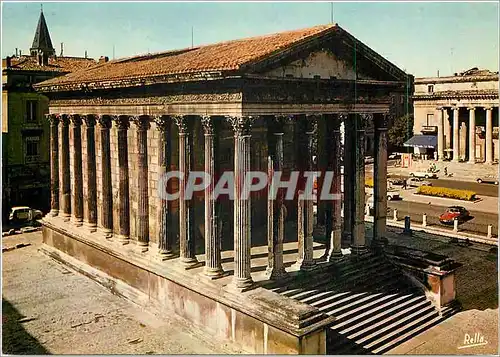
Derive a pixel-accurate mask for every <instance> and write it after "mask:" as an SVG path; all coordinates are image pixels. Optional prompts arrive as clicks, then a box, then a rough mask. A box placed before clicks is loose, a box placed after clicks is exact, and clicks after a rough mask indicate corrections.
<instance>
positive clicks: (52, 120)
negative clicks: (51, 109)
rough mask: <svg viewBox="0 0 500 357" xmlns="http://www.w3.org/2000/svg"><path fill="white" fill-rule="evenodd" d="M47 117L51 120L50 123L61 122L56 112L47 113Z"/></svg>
mask: <svg viewBox="0 0 500 357" xmlns="http://www.w3.org/2000/svg"><path fill="white" fill-rule="evenodd" d="M45 118H46V119H47V120H48V121H49V123H50V125H52V126H57V125H58V124H59V116H58V115H55V114H45Z"/></svg>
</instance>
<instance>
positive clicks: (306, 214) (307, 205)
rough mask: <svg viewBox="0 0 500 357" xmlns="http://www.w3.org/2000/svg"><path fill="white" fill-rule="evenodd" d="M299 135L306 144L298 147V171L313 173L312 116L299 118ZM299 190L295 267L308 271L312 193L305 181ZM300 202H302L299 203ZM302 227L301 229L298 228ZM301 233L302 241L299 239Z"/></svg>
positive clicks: (311, 230) (313, 120) (310, 248)
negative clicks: (303, 136) (299, 153)
mask: <svg viewBox="0 0 500 357" xmlns="http://www.w3.org/2000/svg"><path fill="white" fill-rule="evenodd" d="M297 124H298V126H297V128H298V129H299V135H301V134H302V133H304V134H305V139H306V142H305V143H304V144H305V145H304V147H300V148H299V150H300V151H301V153H303V159H302V160H301V161H300V166H299V170H300V171H301V172H304V171H306V172H307V171H309V172H311V171H314V165H313V157H312V156H313V145H314V135H315V132H316V130H315V129H316V118H315V117H314V116H309V117H306V116H300V117H299V119H298V123H297ZM300 189H301V190H304V195H303V196H304V197H302V198H301V196H302V195H300V194H299V198H298V200H299V212H300V210H301V209H303V217H300V215H299V217H298V222H297V225H298V226H299V228H298V233H299V244H298V248H299V252H298V258H297V263H296V264H295V267H296V268H298V269H300V270H309V269H311V268H313V266H314V264H315V262H314V259H313V253H314V251H313V228H314V227H313V225H314V211H313V200H312V197H310V196H309V195H310V194H311V193H312V192H308V191H309V189H312V187H307V181H306V180H302V183H301V188H300ZM301 201H302V202H301ZM300 226H302V227H303V228H302V227H300ZM301 232H302V235H303V239H301Z"/></svg>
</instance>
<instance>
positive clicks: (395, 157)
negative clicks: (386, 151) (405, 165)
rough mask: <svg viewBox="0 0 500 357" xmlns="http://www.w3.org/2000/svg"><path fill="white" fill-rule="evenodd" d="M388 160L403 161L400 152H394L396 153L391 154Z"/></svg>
mask: <svg viewBox="0 0 500 357" xmlns="http://www.w3.org/2000/svg"><path fill="white" fill-rule="evenodd" d="M388 158H389V160H393V159H401V154H400V153H399V152H394V153H392V154H390V155H389V157H388Z"/></svg>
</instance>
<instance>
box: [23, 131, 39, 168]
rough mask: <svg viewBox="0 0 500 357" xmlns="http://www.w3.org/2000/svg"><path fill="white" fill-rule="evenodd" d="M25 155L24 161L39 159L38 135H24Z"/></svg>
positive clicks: (30, 161)
mask: <svg viewBox="0 0 500 357" xmlns="http://www.w3.org/2000/svg"><path fill="white" fill-rule="evenodd" d="M25 140H26V146H25V148H26V152H25V153H26V155H25V163H27V164H30V163H34V162H38V161H39V160H40V137H39V136H27V137H26V139H25Z"/></svg>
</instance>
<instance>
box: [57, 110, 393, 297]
mask: <svg viewBox="0 0 500 357" xmlns="http://www.w3.org/2000/svg"><path fill="white" fill-rule="evenodd" d="M387 118H388V114H387V113H377V114H351V113H332V114H319V115H275V116H266V125H267V129H268V139H267V140H268V157H269V160H268V174H269V175H270V176H272V175H271V174H272V173H273V172H276V171H282V169H283V163H284V160H285V157H284V150H283V136H284V133H285V124H286V123H287V122H290V121H292V122H294V123H295V128H296V130H300V131H301V133H300V134H302V133H303V135H305V137H306V139H307V140H306V141H307V144H306V145H304V147H303V148H301V152H300V159H299V161H300V163H301V164H299V165H298V170H299V171H315V170H314V165H313V160H312V157H313V141H314V136H315V135H317V130H316V129H315V128H317V126H316V125H314V123H315V121H316V120H324V121H325V128H326V133H325V135H326V138H327V141H326V142H327V145H326V146H327V147H326V150H324V151H322V152H318V153H317V154H318V155H326V156H327V157H326V162H327V168H326V169H327V170H328V171H332V172H333V182H332V184H331V187H330V190H328V189H327V190H326V192H329V193H331V194H337V195H340V194H342V188H341V166H342V161H343V162H344V190H343V191H344V192H343V200H342V201H341V200H332V201H327V202H325V206H326V212H327V217H326V218H327V219H326V237H328V238H329V239H328V240H327V244H326V254H325V257H326V259H327V260H329V261H333V260H335V259H338V258H341V257H342V253H341V249H340V248H341V239H342V237H344V238H345V239H348V240H349V241H350V242H351V247H352V251H353V253H354V254H362V253H363V252H365V251H367V249H368V248H369V247H368V246H367V242H366V237H365V221H364V214H365V168H364V167H365V162H364V148H365V145H364V140H365V135H364V134H365V128H366V123H367V122H368V121H373V122H374V124H375V143H376V156H375V171H374V183H375V187H374V194H375V215H374V216H375V221H374V237H373V240H372V243H373V244H379V243H383V240H384V234H385V222H386V212H387V201H386V191H387ZM48 119H49V120H50V123H51V127H50V128H51V129H50V133H51V194H52V196H51V213H50V214H51V215H52V216H60V217H62V218H63V220H65V221H71V222H70V223H73V224H74V225H75V226H82V225H83V224H84V227H87V229H88V230H89V232H91V233H93V232H96V231H97V230H98V231H99V232H100V234H102V235H103V236H104V237H106V238H112V239H113V240H116V241H117V242H119V243H121V244H127V243H129V242H130V201H129V199H130V198H129V197H130V190H131V188H130V182H129V166H128V165H129V164H128V159H129V155H130V153H129V147H128V140H127V137H128V130H129V128H130V125H131V123H133V124H134V125H136V126H137V135H136V138H137V140H136V142H135V145H136V148H135V151H136V152H137V182H138V184H137V185H138V187H137V202H138V206H137V207H138V208H137V222H138V223H137V229H136V236H137V237H136V238H137V246H138V247H139V249H140V251H142V252H144V251H146V250H147V249H148V247H149V245H150V236H149V231H150V230H149V200H151V199H155V198H154V197H149V191H148V179H149V174H150V171H149V170H150V168H149V165H148V163H149V161H148V145H147V141H148V135H147V133H148V130H151V126H150V123H151V122H152V121H154V122H155V123H156V125H155V127H156V130H158V135H157V139H155V140H158V151H159V152H158V158H159V161H158V170H157V171H158V172H157V173H158V177H161V176H162V175H163V174H164V173H166V172H167V170H168V168H169V166H170V165H171V162H169V160H170V155H169V153H170V151H171V150H172V147H171V141H170V138H171V135H172V134H171V131H170V129H169V128H170V125H171V124H172V123H174V124H175V125H177V127H178V133H179V140H178V143H179V163H178V164H179V165H178V167H179V171H180V172H183V173H184V176H185V178H187V176H188V175H189V172H190V170H192V169H193V155H192V154H193V127H192V125H191V124H190V123H191V122H190V121H189V120H187V119H188V118H187V116H183V115H173V116H166V115H161V116H138V117H131V116H126V115H98V114H88V115H77V114H71V115H66V114H61V115H58V114H51V115H48ZM195 119H196V120H200V121H201V124H202V127H203V132H204V144H205V147H204V151H205V171H206V173H207V174H209V175H211V176H212V177H217V176H218V171H219V160H218V156H219V153H218V138H219V135H218V134H219V130H220V124H221V123H220V121H221V119H222V118H221V117H219V116H218V117H214V116H198V117H196V118H195ZM226 120H227V122H228V123H229V124H230V126H231V128H232V130H233V134H234V182H235V195H234V202H233V205H234V221H233V225H234V275H233V278H232V284H231V286H232V287H233V288H235V289H237V290H244V289H247V288H249V287H251V286H252V283H253V281H252V276H251V254H250V248H251V241H252V239H251V235H252V227H251V216H250V212H251V198H250V197H249V198H248V199H246V198H245V197H242V196H241V195H240V192H241V184H242V183H243V182H244V177H245V175H246V173H247V172H248V171H250V169H251V168H250V157H251V156H250V155H251V152H250V151H251V140H252V135H251V134H252V124H253V123H254V120H255V118H254V117H250V116H228V117H226ZM342 122H344V127H345V134H344V135H345V136H344V153H343V157H342V155H341V138H342V135H341V131H340V127H341V123H342ZM59 125H61V131H60V133H61V134H60V135H59V130H58V127H59ZM113 125H114V126H116V128H117V134H118V135H117V136H118V141H117V146H118V167H117V168H116V166H112V164H111V140H110V129H111V127H112V126H113ZM83 129H84V130H85V131H86V133H85V134H86V142H87V145H86V165H85V167H83V165H82V143H81V130H83ZM96 129H97V130H96ZM70 130H72V132H73V138H74V140H73V146H72V150H73V155H72V158H73V170H72V175H73V177H70V150H71V147H70V145H69V144H70V142H69V132H70ZM97 134H98V135H99V136H100V143H101V145H100V148H99V150H100V153H96V146H95V141H96V140H95V139H96V135H97ZM59 150H61V152H60V155H59ZM98 154H99V156H100V158H101V166H102V167H101V180H100V182H97V175H96V169H97V167H96V156H97V155H98ZM59 157H60V158H61V161H60V162H59ZM83 170H86V175H85V178H86V182H83ZM115 170H117V173H118V181H117V182H118V195H119V199H118V201H119V202H118V204H117V205H116V203H115V206H117V207H118V209H117V212H115V213H116V214H117V215H118V217H117V222H118V227H115V229H114V230H113V213H114V212H113V193H112V172H113V173H116V172H115ZM60 172H61V175H60V174H59V173H60ZM59 177H61V180H59ZM70 179H72V180H73V188H72V190H71V186H70ZM302 182H305V181H304V180H302ZM84 185H85V186H86V188H87V197H86V202H84V198H83V186H84ZM98 185H100V192H101V202H100V203H101V205H99V208H98V202H97V191H98V189H97V188H98ZM214 185H215V183H213V182H212V184H211V185H210V186H209V187H208V188H207V189H206V190H205V192H204V205H205V215H204V220H205V222H204V223H205V224H204V226H205V227H204V229H205V267H204V274H205V275H207V276H208V277H211V278H217V277H220V276H222V275H223V274H224V270H223V268H222V264H221V239H222V237H221V234H220V232H219V229H218V227H217V222H218V218H217V217H218V215H219V210H220V207H219V202H218V200H216V199H215V197H214ZM302 189H303V186H302ZM60 190H61V194H60V192H59V191H60ZM71 191H73V192H71ZM277 192H278V193H277V197H276V199H272V197H271V198H268V248H269V250H268V266H267V274H268V276H269V278H270V279H274V280H275V279H280V278H282V277H284V276H286V274H287V272H286V270H285V268H284V265H283V238H284V222H285V213H284V211H285V208H284V200H285V196H284V193H283V192H282V190H279V191H277ZM319 196H320V192H318V197H319ZM59 197H61V202H59ZM185 197H186V190H185V187H184V185H183V184H180V185H179V264H182V265H183V266H184V267H186V268H190V267H193V266H197V265H198V264H199V262H198V260H197V258H196V255H195V244H194V232H195V231H194V224H193V218H194V217H193V215H194V206H193V201H192V200H186V199H184V198H185ZM297 202H298V215H297V220H298V224H297V226H298V247H299V257H298V260H297V264H296V265H297V267H298V269H303V270H307V269H311V268H313V267H314V265H315V263H316V262H315V260H314V259H313V235H312V232H313V202H312V201H311V200H303V199H298V200H297ZM342 202H343V207H342ZM84 204H86V205H87V210H86V212H87V214H85V217H84V209H83V205H84ZM342 210H343V217H342ZM98 213H99V214H100V217H101V219H100V220H99V221H98V220H97V215H98ZM156 214H157V220H158V227H159V229H158V230H157V234H158V237H157V241H158V248H159V250H158V254H159V256H160V257H161V259H170V258H174V257H176V256H175V254H174V253H173V251H174V249H173V248H174V247H173V242H172V241H171V238H170V237H171V235H169V234H168V231H169V226H170V224H171V221H170V219H171V215H170V213H169V206H168V205H167V201H165V200H163V199H161V200H159V204H158V206H157V213H156ZM84 221H85V222H84ZM98 222H99V227H97V225H98ZM113 232H116V233H117V234H114V233H113Z"/></svg>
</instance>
